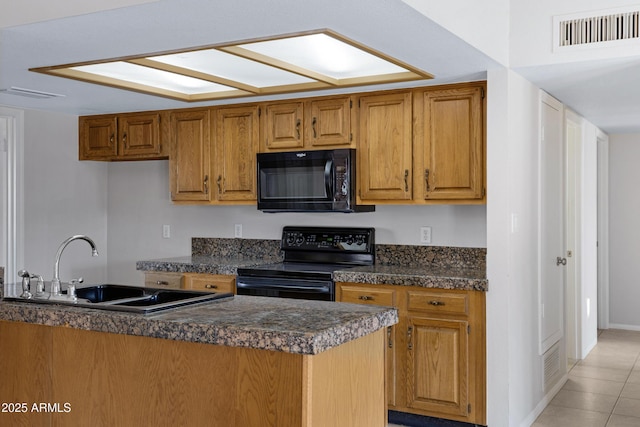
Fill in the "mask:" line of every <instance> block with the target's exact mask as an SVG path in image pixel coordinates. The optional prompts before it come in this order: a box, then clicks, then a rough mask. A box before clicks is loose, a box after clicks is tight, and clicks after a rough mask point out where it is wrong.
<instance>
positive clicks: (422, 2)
mask: <svg viewBox="0 0 640 427" xmlns="http://www.w3.org/2000/svg"><path fill="white" fill-rule="evenodd" d="M403 1H404V2H405V3H406V4H408V5H409V6H411V7H413V8H414V9H416V10H417V11H418V12H420V13H422V14H423V15H425V16H427V17H429V19H431V20H433V21H434V22H436V23H438V24H439V25H441V26H442V27H444V28H446V29H447V30H449V31H450V32H452V33H453V34H455V35H457V36H458V37H460V38H461V39H463V40H464V41H466V42H467V43H469V44H470V45H472V46H473V47H475V48H476V49H478V50H480V51H482V52H484V53H485V54H487V55H488V56H490V57H491V58H493V59H495V60H496V61H498V62H499V63H501V64H502V65H505V66H507V65H508V64H509V39H508V34H509V0H484V1H481V2H479V1H476V0H460V1H448V2H442V1H426V0H403Z"/></svg>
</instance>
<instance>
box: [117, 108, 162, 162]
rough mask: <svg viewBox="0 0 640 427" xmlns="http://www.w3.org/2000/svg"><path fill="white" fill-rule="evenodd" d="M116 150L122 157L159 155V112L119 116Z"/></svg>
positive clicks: (160, 150)
mask: <svg viewBox="0 0 640 427" xmlns="http://www.w3.org/2000/svg"><path fill="white" fill-rule="evenodd" d="M118 127H119V138H118V144H119V147H118V152H119V154H120V156H122V157H131V158H134V157H142V156H154V155H156V156H157V155H160V154H161V152H162V146H161V142H160V114H159V113H149V114H125V115H121V116H120V117H119V121H118Z"/></svg>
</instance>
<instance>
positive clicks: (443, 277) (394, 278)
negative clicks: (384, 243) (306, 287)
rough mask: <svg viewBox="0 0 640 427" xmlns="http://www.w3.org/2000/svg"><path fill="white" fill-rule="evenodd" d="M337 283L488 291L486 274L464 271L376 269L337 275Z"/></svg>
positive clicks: (377, 266)
mask: <svg viewBox="0 0 640 427" xmlns="http://www.w3.org/2000/svg"><path fill="white" fill-rule="evenodd" d="M333 279H334V280H335V281H336V282H352V283H369V284H374V285H375V284H385V285H398V286H420V287H423V288H438V289H461V290H473V291H487V288H488V281H487V279H486V278H485V272H484V271H478V270H473V269H467V268H460V267H404V266H398V265H384V264H383V265H378V264H376V265H372V266H365V267H354V268H350V269H348V270H341V271H336V272H335V273H334V275H333Z"/></svg>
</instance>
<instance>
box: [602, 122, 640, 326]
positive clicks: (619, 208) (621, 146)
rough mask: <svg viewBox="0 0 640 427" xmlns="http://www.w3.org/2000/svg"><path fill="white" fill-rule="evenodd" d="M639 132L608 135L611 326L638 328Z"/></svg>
mask: <svg viewBox="0 0 640 427" xmlns="http://www.w3.org/2000/svg"><path fill="white" fill-rule="evenodd" d="M638 159H640V134H625V135H622V134H619V135H609V262H610V264H609V272H610V275H609V313H610V319H609V320H610V324H609V326H610V327H611V328H622V329H633V330H640V310H638V301H640V287H639V286H638V277H640V262H638V260H639V259H640V227H638V223H637V221H638V212H640V198H639V197H637V192H638V191H637V190H638V182H640V168H638Z"/></svg>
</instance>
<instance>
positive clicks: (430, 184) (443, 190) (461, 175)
mask: <svg viewBox="0 0 640 427" xmlns="http://www.w3.org/2000/svg"><path fill="white" fill-rule="evenodd" d="M483 94H484V86H479V85H475V86H470V87H461V88H450V89H443V90H426V91H425V92H424V94H423V97H424V130H423V132H424V164H423V166H424V167H423V170H422V172H423V173H424V186H425V191H424V198H425V199H440V200H442V199H468V200H472V199H481V198H483V197H484V127H483Z"/></svg>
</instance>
